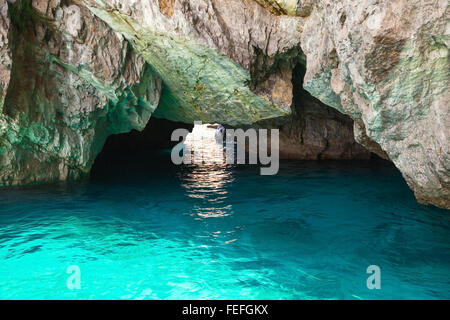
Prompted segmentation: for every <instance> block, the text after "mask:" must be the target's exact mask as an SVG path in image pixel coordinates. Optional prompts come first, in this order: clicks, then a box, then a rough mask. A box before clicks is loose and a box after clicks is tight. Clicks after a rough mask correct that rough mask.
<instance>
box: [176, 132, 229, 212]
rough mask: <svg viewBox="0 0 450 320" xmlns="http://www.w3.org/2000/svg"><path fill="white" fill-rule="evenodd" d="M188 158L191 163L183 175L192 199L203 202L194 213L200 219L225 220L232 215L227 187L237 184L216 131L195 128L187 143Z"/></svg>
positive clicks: (188, 193)
mask: <svg viewBox="0 0 450 320" xmlns="http://www.w3.org/2000/svg"><path fill="white" fill-rule="evenodd" d="M185 145H186V146H187V150H190V151H192V152H191V153H189V154H187V155H185V157H189V158H190V160H191V163H192V164H191V165H189V169H190V170H189V171H187V172H183V173H182V175H183V176H182V180H183V183H182V184H181V186H182V187H183V188H185V189H186V193H187V195H188V196H189V197H191V198H195V199H201V200H202V202H201V203H200V204H198V205H196V206H195V207H194V212H193V214H195V215H198V216H199V217H201V218H218V217H225V216H228V215H230V214H232V212H233V208H232V205H229V204H227V203H228V202H227V197H228V192H227V188H226V187H227V184H229V183H231V182H233V181H234V177H233V174H232V171H231V170H229V167H231V166H230V165H227V164H226V161H225V147H224V145H223V144H222V143H218V142H217V141H216V138H215V129H212V128H208V126H207V125H196V126H195V127H194V129H193V131H192V133H190V134H189V135H188V136H187V137H186V141H185Z"/></svg>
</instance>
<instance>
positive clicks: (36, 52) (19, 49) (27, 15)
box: [0, 0, 161, 185]
mask: <svg viewBox="0 0 450 320" xmlns="http://www.w3.org/2000/svg"><path fill="white" fill-rule="evenodd" d="M9 6H10V7H9V12H10V19H11V22H10V23H9V26H10V30H9V31H8V32H9V42H6V40H8V38H4V37H3V34H4V32H2V33H1V34H2V38H1V39H2V42H1V43H2V46H1V50H2V51H4V50H9V52H10V57H11V60H12V64H11V65H9V64H8V63H6V64H4V65H3V64H2V69H0V70H2V71H1V75H2V78H1V82H2V83H7V81H8V77H7V76H4V75H9V73H10V79H9V85H8V88H7V95H6V97H5V99H4V106H3V112H2V114H1V115H0V184H1V185H16V184H30V183H42V182H51V181H60V180H70V179H79V178H81V177H83V176H85V175H86V174H87V173H88V172H89V169H90V166H91V165H92V163H93V161H94V159H95V156H96V155H97V153H98V152H99V151H100V150H101V148H102V146H103V144H104V142H105V140H106V138H107V137H108V135H110V134H113V133H121V132H128V131H130V130H131V129H138V130H142V129H143V128H145V126H146V124H147V122H148V120H149V118H150V115H151V114H152V112H153V111H154V110H155V108H156V106H157V104H158V102H159V97H160V92H161V80H160V79H159V78H158V77H157V76H155V75H154V74H153V72H152V71H151V69H150V68H149V67H148V65H146V64H145V63H144V61H143V60H142V59H141V58H140V57H139V56H138V55H136V53H135V52H134V51H133V49H132V48H131V47H130V46H129V44H128V42H127V41H126V40H125V39H124V38H123V37H122V36H121V35H119V34H116V33H115V32H114V31H112V30H111V29H110V28H109V27H108V26H107V25H106V24H105V23H104V22H103V21H101V20H100V19H98V18H97V17H95V16H94V15H92V14H91V13H90V11H89V10H87V9H86V8H84V7H80V6H77V5H75V4H69V5H65V4H62V2H61V3H60V1H54V0H52V1H33V2H31V3H30V1H16V2H15V3H14V4H10V5H9ZM0 12H2V15H3V13H4V12H7V7H6V4H5V3H4V2H3V3H2V7H1V10H0ZM4 21H5V20H4ZM6 21H7V20H6ZM4 25H6V26H7V25H8V24H5V23H4V24H3V25H2V26H4ZM5 39H6V40H5ZM11 41H12V42H13V43H12V44H11ZM5 43H6V44H5ZM6 57H8V56H6V55H5V56H4V55H2V58H5V59H6ZM4 70H6V71H4Z"/></svg>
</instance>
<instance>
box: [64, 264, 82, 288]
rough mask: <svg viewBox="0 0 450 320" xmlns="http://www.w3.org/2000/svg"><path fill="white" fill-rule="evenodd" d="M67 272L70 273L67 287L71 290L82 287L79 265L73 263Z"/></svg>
mask: <svg viewBox="0 0 450 320" xmlns="http://www.w3.org/2000/svg"><path fill="white" fill-rule="evenodd" d="M66 273H68V274H70V276H69V277H68V278H67V282H66V284H67V288H68V289H69V290H80V289H81V270H80V267H79V266H76V265H71V266H69V267H68V268H67V271H66Z"/></svg>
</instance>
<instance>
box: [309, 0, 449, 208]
mask: <svg viewBox="0 0 450 320" xmlns="http://www.w3.org/2000/svg"><path fill="white" fill-rule="evenodd" d="M303 2H304V1H300V5H301V3H303ZM449 8H450V6H449V2H448V1H447V0H438V1H434V0H423V1H419V0H412V1H411V0H397V1H390V0H386V1H350V0H347V1H332V0H320V1H315V3H314V9H313V10H312V12H311V14H310V16H308V17H307V18H306V19H305V24H304V25H303V32H302V36H301V39H302V40H301V42H302V49H303V51H304V53H305V55H306V56H307V67H308V69H307V73H306V76H305V89H306V90H308V91H309V92H310V93H311V94H312V95H314V96H315V97H317V98H319V99H320V100H321V101H322V102H324V103H326V104H327V105H329V106H332V107H333V108H335V109H337V110H339V111H341V112H342V113H345V114H347V115H349V116H350V117H351V118H353V119H354V120H355V137H356V139H357V140H358V141H359V142H360V143H362V144H363V145H364V146H366V147H367V148H368V149H370V150H371V151H373V152H376V153H378V154H379V155H380V156H382V157H384V158H388V159H390V160H391V161H393V162H394V164H395V165H396V166H397V168H398V169H399V170H400V171H401V172H402V174H403V176H404V178H405V179H406V181H407V182H408V184H409V186H410V187H411V189H412V190H413V191H414V193H415V195H416V197H417V199H418V200H419V201H420V202H422V203H431V204H435V205H438V206H441V207H446V208H449V207H450V126H449V125H448V124H449V123H450V91H449V87H450V67H449V66H450V63H449V43H450V31H449V30H450V29H449V21H450V9H449Z"/></svg>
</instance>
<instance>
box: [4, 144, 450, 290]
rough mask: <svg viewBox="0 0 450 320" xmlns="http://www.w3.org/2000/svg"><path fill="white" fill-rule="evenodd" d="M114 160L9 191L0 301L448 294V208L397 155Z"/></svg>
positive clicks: (162, 157) (449, 219)
mask: <svg viewBox="0 0 450 320" xmlns="http://www.w3.org/2000/svg"><path fill="white" fill-rule="evenodd" d="M116 160H118V161H117V162H118V163H119V164H120V165H119V164H117V163H116V164H107V163H105V164H102V169H100V170H99V169H97V170H96V173H95V175H94V176H93V178H92V179H91V180H90V181H89V182H83V183H76V184H61V185H53V186H46V187H32V188H31V187H30V188H21V189H7V190H1V191H0V259H1V265H0V298H1V299H317V298H320V299H410V298H424V299H442V298H446V299H449V298H450V280H449V279H450V277H449V272H450V214H449V212H448V211H444V210H439V209H436V208H432V207H425V206H421V205H419V204H417V203H416V202H415V200H414V197H413V194H412V192H411V191H410V190H409V189H408V187H407V186H406V184H405V182H404V181H403V180H402V178H401V175H400V174H399V173H398V172H397V170H395V168H393V167H392V166H391V165H390V164H386V163H385V162H381V161H372V162H340V163H338V162H283V163H281V168H280V172H279V174H278V175H276V176H260V175H259V167H257V166H242V165H241V166H224V165H212V166H208V165H198V166H196V165H192V166H185V167H176V166H173V165H171V164H170V160H169V154H168V153H167V152H166V153H161V154H158V155H152V156H151V157H150V158H147V159H145V158H144V159H141V161H139V163H137V162H136V160H135V159H127V158H123V159H116ZM70 265H77V266H78V267H79V268H80V270H81V289H80V290H69V289H68V288H67V285H66V281H67V278H68V277H69V274H67V273H66V270H67V268H68V267H69V266H70ZM369 265H378V266H379V267H380V268H381V289H380V290H369V289H367V287H366V279H367V277H368V276H369V275H368V274H366V269H367V267H368V266H369Z"/></svg>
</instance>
